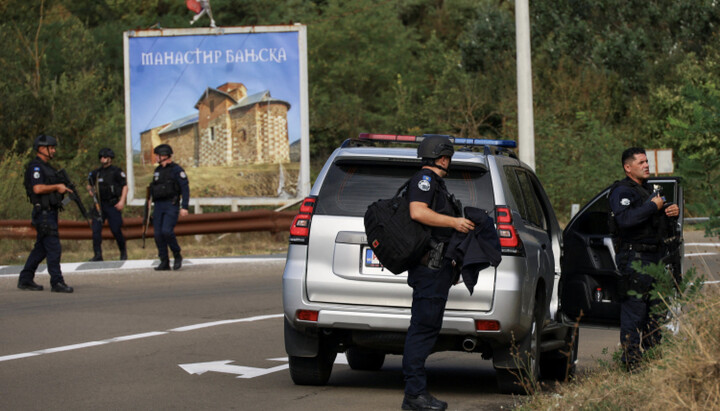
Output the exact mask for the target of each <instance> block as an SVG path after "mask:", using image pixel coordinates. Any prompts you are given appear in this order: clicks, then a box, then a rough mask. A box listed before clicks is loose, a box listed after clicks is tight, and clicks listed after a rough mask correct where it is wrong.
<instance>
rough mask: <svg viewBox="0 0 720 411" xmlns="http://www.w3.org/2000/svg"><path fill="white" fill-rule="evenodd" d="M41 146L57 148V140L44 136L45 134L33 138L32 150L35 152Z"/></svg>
mask: <svg viewBox="0 0 720 411" xmlns="http://www.w3.org/2000/svg"><path fill="white" fill-rule="evenodd" d="M42 146H53V147H54V146H57V140H55V137H53V136H46V135H45V134H40V135H39V136H37V137H35V141H34V142H33V149H34V150H35V151H37V150H38V149H39V148H40V147H42Z"/></svg>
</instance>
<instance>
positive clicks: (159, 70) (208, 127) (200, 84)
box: [124, 25, 310, 209]
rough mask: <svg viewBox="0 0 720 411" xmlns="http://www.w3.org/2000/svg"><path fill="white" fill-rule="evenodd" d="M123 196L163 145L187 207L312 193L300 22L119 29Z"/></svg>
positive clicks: (135, 187) (135, 189) (140, 197)
mask: <svg viewBox="0 0 720 411" xmlns="http://www.w3.org/2000/svg"><path fill="white" fill-rule="evenodd" d="M124 54H125V55H124V57H125V129H126V131H125V134H126V139H125V145H126V147H125V148H126V152H127V171H128V173H127V174H128V187H129V190H128V202H129V203H130V204H132V205H141V204H143V201H144V196H145V188H146V187H147V185H148V184H149V183H150V181H151V180H152V175H153V171H154V169H155V167H156V166H157V164H155V163H154V156H153V152H152V150H153V148H154V147H156V146H157V145H159V144H169V145H170V146H171V147H172V148H173V161H174V162H176V163H178V164H180V165H181V166H182V167H183V168H184V169H185V171H186V173H187V175H188V180H189V181H190V197H191V205H194V206H195V207H201V206H203V205H231V206H232V207H233V209H235V208H236V207H237V206H239V205H271V206H284V205H288V204H292V203H295V202H297V201H298V200H300V199H302V198H303V197H304V196H305V195H307V193H309V191H310V166H309V124H308V121H309V116H308V91H307V90H308V87H307V47H306V27H305V26H303V25H291V26H254V27H222V28H197V29H169V30H136V31H128V32H125V33H124Z"/></svg>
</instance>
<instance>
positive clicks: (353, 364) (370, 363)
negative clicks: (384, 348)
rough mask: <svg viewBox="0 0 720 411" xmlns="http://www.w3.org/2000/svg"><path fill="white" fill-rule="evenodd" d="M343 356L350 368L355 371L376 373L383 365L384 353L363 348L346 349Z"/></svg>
mask: <svg viewBox="0 0 720 411" xmlns="http://www.w3.org/2000/svg"><path fill="white" fill-rule="evenodd" d="M345 356H346V357H347V361H348V365H350V368H351V369H353V370H357V371H377V370H379V369H380V368H382V366H383V364H384V363H385V353H384V352H381V351H375V350H368V349H364V348H358V347H351V348H348V350H347V351H346V352H345Z"/></svg>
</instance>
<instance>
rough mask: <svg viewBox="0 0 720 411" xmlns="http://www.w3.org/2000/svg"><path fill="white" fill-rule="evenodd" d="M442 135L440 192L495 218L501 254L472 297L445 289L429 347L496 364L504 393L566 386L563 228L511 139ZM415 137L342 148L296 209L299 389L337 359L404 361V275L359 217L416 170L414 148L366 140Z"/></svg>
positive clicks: (292, 281) (290, 260) (288, 300)
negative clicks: (557, 383) (527, 383)
mask: <svg viewBox="0 0 720 411" xmlns="http://www.w3.org/2000/svg"><path fill="white" fill-rule="evenodd" d="M450 138H451V140H452V141H453V142H454V144H455V145H456V146H460V148H459V150H457V151H456V152H455V155H454V156H453V158H452V166H451V170H450V174H449V176H447V177H446V178H445V182H446V184H447V188H448V190H449V191H450V192H451V193H453V194H455V196H456V197H457V198H458V199H460V201H461V202H462V205H463V206H471V207H477V208H481V209H484V210H486V211H487V212H488V213H489V215H490V216H491V217H493V218H494V220H495V224H496V227H497V231H498V235H499V237H500V239H501V245H502V253H503V257H502V262H501V263H500V265H499V266H498V267H497V268H492V267H489V268H487V269H485V270H483V271H481V272H480V274H479V278H478V282H477V285H476V286H475V291H474V293H473V295H470V294H469V292H468V290H467V288H466V287H464V286H462V285H459V286H455V287H453V288H452V289H451V290H450V296H449V298H448V302H447V309H446V311H445V317H444V319H443V325H442V330H441V333H440V337H439V339H438V341H437V344H436V346H435V348H434V350H435V351H467V352H477V353H480V354H481V355H482V356H483V358H486V359H490V358H492V360H493V366H494V367H495V369H496V371H497V381H498V386H499V388H500V391H501V392H505V393H524V391H525V390H524V388H523V384H520V383H519V382H521V381H520V379H524V378H527V377H530V378H532V379H534V380H537V379H538V378H540V376H541V375H542V376H543V378H545V377H550V378H556V379H560V380H564V379H565V378H567V377H568V376H569V375H571V374H572V373H574V371H575V363H576V361H577V329H576V327H573V326H572V323H571V322H570V321H568V320H567V319H566V318H565V317H564V316H563V315H562V313H560V312H559V309H558V284H559V280H560V252H561V242H562V231H561V230H560V227H559V225H558V222H557V219H556V217H555V213H554V212H553V209H552V206H551V205H550V201H549V200H548V197H547V195H546V194H545V191H544V190H543V187H542V185H541V184H540V181H539V180H538V178H537V177H536V176H535V173H534V172H533V171H532V170H531V169H530V168H529V167H528V166H527V165H525V164H523V163H522V162H520V161H519V160H518V159H517V157H516V156H515V155H514V153H512V152H511V151H509V150H508V149H506V148H503V147H501V146H503V145H504V146H507V145H512V146H513V147H514V142H512V141H502V140H501V141H494V140H473V139H460V138H453V137H450ZM422 139H423V137H422V136H419V137H415V136H388V135H367V134H366V135H361V138H360V139H359V140H348V141H346V142H345V143H343V145H342V146H341V147H340V148H338V149H336V150H335V152H334V153H333V154H332V155H331V156H330V158H329V159H328V160H327V162H326V163H325V166H324V167H323V169H322V171H321V172H320V174H319V176H318V178H317V180H316V182H315V184H314V186H313V188H312V190H311V193H310V195H309V197H307V198H306V199H305V200H304V201H303V203H302V205H301V208H300V212H299V214H298V215H297V216H296V218H295V220H294V221H293V224H292V226H291V230H290V246H289V249H288V255H287V264H286V266H285V271H284V274H283V305H284V312H285V349H286V351H287V353H288V355H289V360H290V374H291V377H292V379H293V381H294V382H295V383H296V384H300V385H324V384H326V383H327V381H328V379H329V378H330V374H331V371H332V366H333V363H334V360H335V357H336V355H337V353H342V352H344V353H345V354H346V356H347V361H348V364H349V365H350V367H351V368H352V369H355V370H378V369H380V368H381V367H382V365H383V362H384V360H385V356H386V355H387V354H399V355H400V354H402V352H403V344H404V342H405V333H406V332H407V328H408V325H409V323H410V306H411V303H412V289H411V288H410V287H409V286H408V285H407V273H403V274H400V275H393V274H392V273H391V272H390V271H389V270H386V269H384V268H383V267H382V265H381V264H380V263H379V262H378V260H377V259H376V258H375V257H374V255H373V252H372V250H371V249H370V247H369V246H368V244H367V238H366V235H365V228H364V223H363V216H364V214H365V211H366V210H367V207H368V205H370V203H372V202H374V201H376V200H378V199H380V198H390V197H392V196H393V195H394V194H395V192H396V190H397V189H398V187H400V186H401V185H402V184H403V183H404V182H405V181H406V180H407V179H408V178H410V177H411V176H412V175H413V174H414V173H415V172H416V171H417V170H419V169H420V167H421V165H420V159H418V158H417V154H416V153H417V148H416V147H412V146H411V147H409V148H397V147H395V148H390V147H375V146H373V144H374V143H375V142H377V141H378V140H385V141H393V142H409V143H410V144H413V143H414V144H415V145H416V144H417V143H419V142H420V141H422ZM395 145H396V146H397V145H398V144H395ZM499 146H500V147H499Z"/></svg>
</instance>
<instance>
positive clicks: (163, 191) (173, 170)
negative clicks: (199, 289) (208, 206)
mask: <svg viewBox="0 0 720 411" xmlns="http://www.w3.org/2000/svg"><path fill="white" fill-rule="evenodd" d="M153 152H154V153H155V160H156V161H157V163H158V164H159V165H158V166H157V168H155V173H154V175H153V181H152V182H151V183H150V194H151V195H152V199H153V202H154V203H155V209H154V210H153V229H154V231H155V244H156V245H157V248H158V257H160V264H159V265H158V266H157V267H155V270H159V271H162V270H169V269H170V258H169V256H168V247H170V250H172V252H173V257H174V261H173V267H172V268H173V270H179V269H180V267H182V255H180V245H179V244H178V242H177V238H175V231H174V230H175V224H177V220H178V216H186V215H188V207H189V205H190V185H189V184H188V178H187V174H185V170H183V168H182V167H180V166H179V165H177V164H175V163H173V161H172V154H173V150H172V147H170V146H169V145H167V144H160V145H159V146H157V147H155V149H154V150H153ZM181 198H182V202H181V200H180V199H181Z"/></svg>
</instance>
